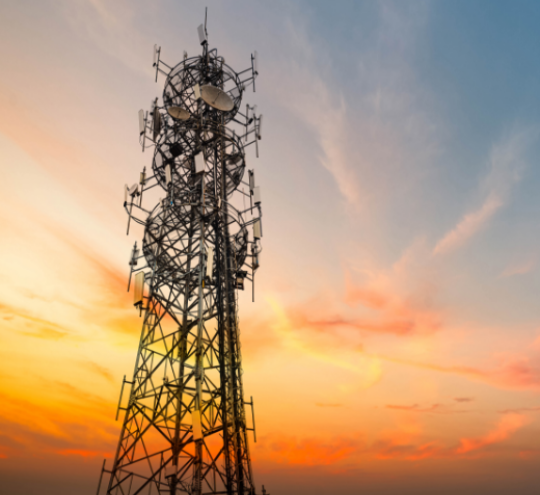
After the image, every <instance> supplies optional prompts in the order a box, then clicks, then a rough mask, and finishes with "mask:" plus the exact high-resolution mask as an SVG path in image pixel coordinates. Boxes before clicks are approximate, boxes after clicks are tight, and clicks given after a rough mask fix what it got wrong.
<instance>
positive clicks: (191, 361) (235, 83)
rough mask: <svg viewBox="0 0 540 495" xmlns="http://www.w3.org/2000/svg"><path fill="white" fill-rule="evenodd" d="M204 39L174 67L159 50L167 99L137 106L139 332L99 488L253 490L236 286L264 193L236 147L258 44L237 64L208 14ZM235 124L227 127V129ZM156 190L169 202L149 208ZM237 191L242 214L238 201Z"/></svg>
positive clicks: (128, 491) (244, 135)
mask: <svg viewBox="0 0 540 495" xmlns="http://www.w3.org/2000/svg"><path fill="white" fill-rule="evenodd" d="M199 37H200V41H201V45H202V54H201V55H200V56H196V57H192V58H188V56H187V54H186V53H185V52H184V60H183V61H182V62H180V63H179V64H177V65H176V66H174V67H170V66H168V65H167V64H165V63H164V62H163V61H162V60H161V58H160V52H161V49H160V48H157V47H155V53H154V66H155V67H156V81H157V75H158V73H162V74H164V75H165V76H166V82H165V89H164V92H163V102H162V103H163V104H162V105H160V104H159V102H158V99H157V98H156V100H155V102H153V108H152V110H151V112H150V113H148V112H146V113H144V112H143V111H142V110H141V111H140V112H139V124H140V140H141V144H142V146H143V151H144V148H145V146H146V147H147V148H148V147H152V148H153V153H154V154H153V160H152V172H151V173H147V172H146V169H145V170H144V171H143V172H142V173H141V176H140V181H139V183H138V184H135V185H133V186H132V187H127V186H126V190H125V201H124V207H125V209H126V211H127V212H128V215H129V220H128V233H129V224H130V222H131V221H134V222H137V223H139V224H141V225H143V226H144V237H143V240H142V249H138V248H137V243H135V246H134V248H133V253H132V257H131V260H130V265H131V273H130V282H129V283H128V290H129V286H130V285H134V295H135V305H136V307H137V308H138V310H139V311H140V315H141V316H142V317H143V328H142V333H141V339H140V344H139V349H138V354H137V359H136V364H135V370H134V374H133V379H132V380H131V381H127V380H126V379H125V377H124V382H123V384H122V392H121V394H120V402H119V406H118V407H119V410H125V417H124V421H123V424H122V430H121V434H120V440H119V443H118V448H117V450H116V454H115V457H114V463H113V466H112V468H111V469H110V470H109V469H106V468H105V464H104V466H103V470H102V476H103V472H106V473H110V479H109V482H108V485H107V491H106V493H107V494H113V495H135V494H139V493H142V494H145V495H146V494H156V495H158V494H160V493H168V494H171V495H173V494H177V493H189V494H193V495H201V494H218V493H219V494H230V495H232V494H238V495H240V494H242V495H244V494H246V495H247V494H249V495H252V494H254V493H255V485H254V481H253V474H252V470H251V461H250V454H249V445H248V438H247V431H248V430H253V432H254V416H253V418H252V420H250V422H252V426H251V427H248V425H247V422H246V412H245V404H249V405H251V407H252V413H253V400H251V402H249V403H247V402H245V401H244V392H243V386H242V359H241V347H240V340H239V320H238V299H237V296H238V292H237V291H238V289H243V288H244V281H245V280H250V281H252V282H253V279H254V274H255V270H256V269H257V268H258V266H259V253H260V251H261V248H260V238H261V207H260V192H259V189H258V188H257V187H255V180H254V174H253V172H252V171H249V174H248V177H247V181H244V170H245V154H244V149H245V147H246V146H248V145H250V144H255V146H256V148H257V155H258V140H259V139H260V138H261V134H260V129H261V117H260V116H257V115H256V113H255V108H254V107H250V106H249V105H246V110H245V113H243V112H240V103H241V100H242V95H243V93H244V91H245V90H246V88H247V87H249V86H252V87H253V90H255V79H256V76H257V54H256V52H255V53H254V55H252V56H251V67H249V68H248V69H246V70H245V71H243V72H240V73H236V72H235V71H234V70H233V69H232V68H231V67H229V66H228V65H227V64H226V63H225V60H224V59H223V57H221V56H218V52H217V49H212V50H210V49H209V46H208V42H207V33H206V22H205V25H204V26H200V27H199ZM233 122H234V123H235V125H236V129H235V130H234V129H230V128H229V127H227V126H226V125H227V124H232V123H233ZM242 184H244V185H245V186H246V188H247V190H248V191H249V192H244V190H243V189H242V188H241V186H242ZM153 188H162V189H163V190H164V193H163V199H160V200H159V201H158V204H157V205H156V206H155V207H153V208H152V209H150V210H149V209H145V208H144V207H143V196H145V193H146V192H147V191H149V190H150V189H153ZM235 192H236V193H237V194H236V195H235V194H234V193H235ZM242 194H243V195H244V196H245V198H244V202H246V200H247V201H248V206H247V207H246V208H244V209H243V210H242V209H241V208H239V207H235V206H233V202H234V201H233V199H234V197H235V196H237V195H240V196H239V197H240V198H241V197H242V196H241V195H242ZM145 197H148V194H146V196H145ZM247 217H249V220H247V219H246V218H247ZM248 227H249V228H248ZM132 280H134V284H131V282H132ZM126 383H127V384H128V385H129V386H130V391H129V396H128V397H127V402H126V397H124V398H123V397H122V395H123V390H124V385H125V384H126ZM124 395H127V394H124ZM117 417H118V415H117ZM254 433H255V432H254ZM104 486H105V485H104ZM100 487H101V479H100ZM100 487H98V495H99V493H100ZM263 491H264V488H263Z"/></svg>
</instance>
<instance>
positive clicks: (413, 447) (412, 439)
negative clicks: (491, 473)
mask: <svg viewBox="0 0 540 495" xmlns="http://www.w3.org/2000/svg"><path fill="white" fill-rule="evenodd" d="M525 424H527V420H526V418H524V417H523V416H521V415H518V414H508V415H506V416H504V417H503V418H501V419H500V420H499V421H498V423H497V424H496V425H495V426H494V427H493V428H492V429H491V430H490V431H488V432H487V433H486V434H484V435H482V436H479V437H473V438H461V439H460V440H459V445H458V446H445V445H442V444H440V443H438V442H436V441H422V439H421V438H420V436H421V431H420V430H419V429H417V430H409V431H407V432H405V433H406V434H405V435H404V434H403V430H401V429H400V430H397V431H395V432H388V433H387V436H388V437H389V438H386V439H381V440H378V441H376V442H375V443H374V444H373V445H372V446H371V448H370V452H371V453H372V454H373V455H375V456H376V457H377V458H379V459H404V460H409V461H418V460H422V459H428V458H435V459H436V458H439V459H440V458H460V457H467V456H470V455H474V456H475V457H482V456H484V455H487V454H488V453H491V452H490V451H491V447H492V446H494V445H496V444H501V443H503V442H505V441H506V440H508V439H509V438H510V437H511V436H512V435H513V434H514V433H515V432H516V431H518V430H519V429H520V428H522V427H523V426H524V425H525Z"/></svg>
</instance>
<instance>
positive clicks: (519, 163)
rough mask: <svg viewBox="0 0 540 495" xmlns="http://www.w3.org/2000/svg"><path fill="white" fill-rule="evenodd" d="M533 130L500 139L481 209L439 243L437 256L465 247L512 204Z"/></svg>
mask: <svg viewBox="0 0 540 495" xmlns="http://www.w3.org/2000/svg"><path fill="white" fill-rule="evenodd" d="M536 135H537V132H536V131H535V130H533V129H524V130H519V131H515V132H514V133H512V134H511V135H510V136H506V137H504V138H503V139H501V141H500V142H498V143H497V144H495V145H494V146H493V148H492V150H491V154H490V159H489V164H490V169H489V172H488V174H487V176H486V177H485V178H484V179H483V181H482V184H481V186H480V194H482V195H484V197H485V199H484V200H483V202H482V205H481V206H480V207H479V208H477V209H474V210H473V211H471V212H467V213H465V214H464V215H463V217H462V218H461V219H460V220H459V222H458V223H457V224H456V225H455V226H454V227H453V228H452V229H451V230H450V231H448V232H447V233H446V234H444V235H443V236H442V238H441V239H440V240H439V241H438V242H437V243H436V245H435V247H434V248H433V254H434V255H443V254H447V253H449V252H452V251H454V250H456V249H458V248H459V247H461V246H463V245H464V244H465V243H466V242H467V241H468V240H469V239H471V238H472V237H474V236H475V235H476V234H477V233H478V232H480V231H481V230H482V229H483V228H484V227H485V226H486V225H487V224H488V223H489V222H490V220H491V219H492V218H493V216H494V215H495V214H496V213H497V212H498V211H499V210H500V209H501V208H502V207H504V206H505V205H506V204H507V203H508V201H509V200H510V196H511V193H512V190H513V188H514V187H515V185H516V184H517V183H518V182H519V181H520V180H521V177H522V174H523V170H524V168H525V167H526V152H527V151H528V148H529V146H530V145H531V143H532V142H533V140H534V139H535V138H536Z"/></svg>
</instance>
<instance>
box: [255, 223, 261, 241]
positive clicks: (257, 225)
mask: <svg viewBox="0 0 540 495" xmlns="http://www.w3.org/2000/svg"><path fill="white" fill-rule="evenodd" d="M260 238H261V221H260V219H257V220H255V223H254V224H253V239H260Z"/></svg>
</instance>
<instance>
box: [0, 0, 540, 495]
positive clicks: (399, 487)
mask: <svg viewBox="0 0 540 495" xmlns="http://www.w3.org/2000/svg"><path fill="white" fill-rule="evenodd" d="M206 5H208V7H209V13H208V32H209V41H210V46H212V47H217V48H218V49H219V52H220V54H221V55H223V56H224V57H225V59H226V62H227V63H228V64H229V65H231V66H232V67H233V68H235V69H236V70H237V71H240V70H243V69H245V68H247V67H248V66H249V64H250V54H251V53H252V51H253V50H257V51H258V53H259V58H260V61H259V73H260V75H259V79H258V80H257V92H256V93H252V92H251V91H248V92H247V93H246V99H245V100H244V101H245V102H249V103H251V104H257V108H258V111H259V112H261V113H262V114H263V115H264V123H263V129H262V141H261V143H260V158H258V159H257V158H256V157H255V155H254V150H252V149H249V150H248V166H249V167H250V168H255V171H256V172H255V173H256V177H257V182H258V184H259V185H260V186H261V189H262V197H263V210H264V223H263V225H264V238H263V250H264V251H263V253H262V255H261V269H260V270H259V272H258V275H257V278H256V301H255V303H252V302H251V297H250V296H251V290H248V291H246V293H243V294H242V296H241V301H240V323H241V339H242V352H243V362H244V366H243V367H244V386H245V395H246V397H250V396H253V398H254V401H255V412H256V422H257V437H258V441H257V443H256V444H253V443H252V444H251V450H252V456H253V466H254V475H255V481H256V484H257V487H258V489H260V487H261V485H263V484H264V485H265V486H266V488H267V489H268V491H269V493H270V494H271V495H304V494H306V495H307V494H309V495H326V494H338V493H339V494H342V495H356V494H360V493H362V494H369V495H393V494H400V495H409V494H411V495H412V494H416V495H417V494H420V495H428V494H430V495H433V494H437V495H454V494H456V493H459V494H461V495H472V494H475V495H483V494H486V495H487V494H489V495H503V494H505V495H506V494H509V493H516V494H519V495H533V494H537V493H538V486H539V471H540V97H539V96H540V95H539V90H540V58H539V54H538V47H539V46H540V30H539V29H538V26H539V25H540V3H539V2H537V1H520V0H513V1H496V0H451V1H450V0H447V1H442V0H439V1H415V0H410V1H404V0H394V1H391V0H380V1H377V0H370V1H368V0H366V1H360V0H356V1H354V0H339V1H338V0H336V1H330V0H289V1H284V0H271V1H266V2H262V1H259V2H255V1H248V0H231V1H217V0H208V1H207V2H206V3H204V2H200V1H195V0H192V1H184V0H152V1H139V0H4V1H2V2H1V3H0V55H1V62H2V66H1V70H0V167H1V172H2V173H1V179H0V198H1V203H0V282H1V283H0V400H1V407H0V485H1V487H2V488H1V489H0V492H1V493H2V494H5V495H49V494H50V495H74V494H77V495H92V494H94V493H95V490H96V487H97V482H98V478H99V472H100V469H101V465H102V462H103V459H104V458H107V459H108V462H109V463H110V462H111V459H112V456H113V454H114V450H115V447H116V443H117V441H118V436H119V433H120V422H115V421H114V418H115V414H116V406H117V402H118V396H119V392H120V386H121V382H122V377H123V376H124V375H127V376H128V378H129V377H130V375H131V374H132V373H133V365H134V361H135V357H136V350H137V346H138V339H139V336H140V330H141V322H142V320H141V319H140V318H139V317H138V314H137V312H136V310H135V309H134V308H133V305H132V295H131V294H128V293H127V292H126V287H127V275H128V272H129V270H128V269H129V267H128V259H129V255H130V250H131V246H132V245H133V243H134V241H135V240H139V239H140V235H141V231H140V230H139V231H137V230H133V231H132V232H131V234H130V236H129V237H128V236H126V233H125V229H126V222H127V218H126V216H125V213H124V210H123V207H122V203H123V187H124V184H125V183H133V182H135V181H137V179H138V174H139V172H140V171H141V170H142V168H143V166H147V167H149V166H150V164H151V154H150V153H148V152H145V153H142V152H141V148H140V146H139V142H138V122H137V112H138V110H139V109H140V108H144V109H149V107H150V103H151V101H152V99H153V98H155V97H156V96H161V93H162V89H163V83H164V77H163V76H160V77H159V79H158V82H157V84H156V83H155V81H154V70H153V68H152V50H153V45H154V44H155V43H157V44H158V45H160V46H161V47H162V48H161V54H162V58H163V60H164V61H165V62H167V63H168V64H169V65H175V64H176V63H177V62H179V61H180V60H181V58H182V56H183V51H184V50H186V51H187V52H188V54H189V56H194V55H196V54H198V53H199V52H200V45H199V43H198V37H197V31H196V28H197V26H198V25H199V24H200V23H201V22H202V21H203V20H204V6H206Z"/></svg>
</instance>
